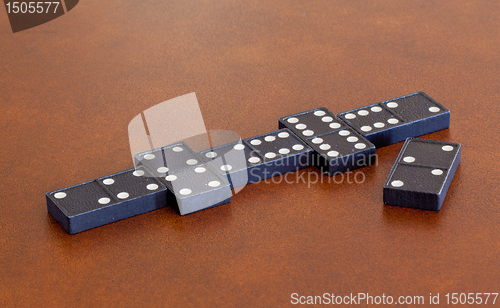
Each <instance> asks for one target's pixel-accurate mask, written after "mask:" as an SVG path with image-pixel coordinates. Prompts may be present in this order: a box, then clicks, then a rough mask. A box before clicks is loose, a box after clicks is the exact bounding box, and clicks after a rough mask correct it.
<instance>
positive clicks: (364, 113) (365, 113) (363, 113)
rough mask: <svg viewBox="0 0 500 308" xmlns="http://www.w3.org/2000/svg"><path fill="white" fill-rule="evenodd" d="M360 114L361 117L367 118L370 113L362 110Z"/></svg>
mask: <svg viewBox="0 0 500 308" xmlns="http://www.w3.org/2000/svg"><path fill="white" fill-rule="evenodd" d="M358 114H359V115H360V116H363V117H365V116H367V115H368V114H369V112H368V111H366V110H360V111H358Z"/></svg>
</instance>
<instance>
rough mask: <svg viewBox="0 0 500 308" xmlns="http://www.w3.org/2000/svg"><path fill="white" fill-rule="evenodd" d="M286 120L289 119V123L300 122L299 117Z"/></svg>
mask: <svg viewBox="0 0 500 308" xmlns="http://www.w3.org/2000/svg"><path fill="white" fill-rule="evenodd" d="M286 121H287V122H288V123H292V124H295V123H298V122H299V119H297V118H288V119H287V120H286Z"/></svg>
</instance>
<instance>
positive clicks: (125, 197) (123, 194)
mask: <svg viewBox="0 0 500 308" xmlns="http://www.w3.org/2000/svg"><path fill="white" fill-rule="evenodd" d="M116 196H117V197H118V199H127V198H128V197H129V194H128V192H121V193H119V194H118V195H116Z"/></svg>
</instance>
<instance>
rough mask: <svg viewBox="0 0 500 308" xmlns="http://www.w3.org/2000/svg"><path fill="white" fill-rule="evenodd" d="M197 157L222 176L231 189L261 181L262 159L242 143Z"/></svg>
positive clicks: (235, 143)
mask: <svg viewBox="0 0 500 308" xmlns="http://www.w3.org/2000/svg"><path fill="white" fill-rule="evenodd" d="M199 156H200V158H201V159H202V160H204V161H205V162H206V164H207V165H209V166H211V167H212V168H213V169H214V170H216V171H217V172H218V173H219V174H220V175H222V176H224V177H225V178H226V179H227V180H228V181H229V184H230V185H231V188H232V189H233V188H235V187H241V186H244V185H246V184H249V183H254V182H258V181H260V180H261V179H262V175H261V170H262V169H263V168H262V164H263V163H264V159H263V158H262V157H261V156H260V155H259V154H257V153H256V152H255V151H253V150H252V149H250V148H249V147H248V145H246V144H244V143H243V142H242V141H238V142H233V143H229V144H226V145H222V146H219V147H216V148H212V149H208V150H204V151H201V152H199Z"/></svg>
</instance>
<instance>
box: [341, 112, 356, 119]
mask: <svg viewBox="0 0 500 308" xmlns="http://www.w3.org/2000/svg"><path fill="white" fill-rule="evenodd" d="M344 117H345V118H346V119H348V120H352V119H355V118H356V115H355V114H354V113H348V114H346V115H345V116H344Z"/></svg>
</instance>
